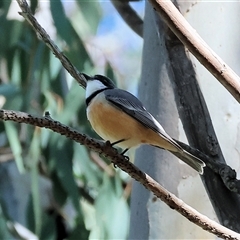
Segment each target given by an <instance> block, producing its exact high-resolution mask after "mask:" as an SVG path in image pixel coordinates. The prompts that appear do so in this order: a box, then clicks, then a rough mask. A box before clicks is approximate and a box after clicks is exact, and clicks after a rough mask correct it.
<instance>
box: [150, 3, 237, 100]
mask: <svg viewBox="0 0 240 240" xmlns="http://www.w3.org/2000/svg"><path fill="white" fill-rule="evenodd" d="M149 2H150V3H151V4H152V5H153V7H154V9H155V10H156V11H157V12H158V13H159V15H160V16H161V18H162V19H163V20H164V22H165V23H166V24H167V25H168V27H169V28H170V29H171V30H172V31H173V32H174V34H175V35H176V36H177V37H178V38H179V40H180V41H181V42H182V43H183V44H184V45H185V46H186V47H187V48H188V49H189V51H190V52H191V53H192V54H193V55H194V56H195V57H196V58H197V59H198V60H199V62H200V63H201V64H202V65H203V66H204V67H206V68H207V69H208V70H209V72H210V73H212V74H213V75H214V76H215V77H216V78H217V80H218V81H219V82H220V83H221V84H222V85H223V86H224V87H225V88H226V89H227V90H228V91H229V92H230V93H231V94H232V96H233V97H234V98H235V99H236V100H237V101H238V102H239V103H240V78H239V76H238V75H237V74H236V73H235V72H234V71H233V70H232V69H231V68H230V67H229V66H228V65H227V64H226V63H225V62H223V60H222V59H221V58H220V57H219V56H218V55H217V54H216V53H214V52H213V51H212V50H211V48H210V47H209V46H208V45H207V43H206V42H204V41H203V39H202V38H201V37H200V36H199V35H198V34H197V33H196V31H195V30H194V29H193V28H192V27H191V26H190V24H189V23H188V22H187V21H186V20H185V18H184V17H183V16H182V14H181V13H180V12H179V11H178V9H177V8H176V7H175V6H174V4H173V3H172V2H171V1H170V0H164V1H162V0H149Z"/></svg>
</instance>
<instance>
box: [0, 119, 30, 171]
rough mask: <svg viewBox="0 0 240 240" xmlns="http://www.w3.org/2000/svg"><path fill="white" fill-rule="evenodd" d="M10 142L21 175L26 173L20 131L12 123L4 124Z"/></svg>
mask: <svg viewBox="0 0 240 240" xmlns="http://www.w3.org/2000/svg"><path fill="white" fill-rule="evenodd" d="M4 125H5V130H6V134H7V137H8V141H9V144H10V147H11V150H12V152H13V155H14V158H15V161H16V164H17V167H18V170H19V172H20V173H24V172H25V169H24V164H23V159H22V146H21V143H20V140H19V135H18V131H17V128H16V125H15V124H14V123H12V122H4Z"/></svg>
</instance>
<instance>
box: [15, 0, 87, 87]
mask: <svg viewBox="0 0 240 240" xmlns="http://www.w3.org/2000/svg"><path fill="white" fill-rule="evenodd" d="M17 2H18V5H19V6H20V8H21V9H22V12H19V14H20V15H21V16H23V17H24V18H25V19H26V20H27V21H28V22H29V23H30V25H31V26H32V27H33V29H34V31H35V32H36V34H37V37H38V38H39V39H40V40H42V41H43V42H44V43H45V44H46V46H48V47H49V49H50V50H51V51H52V52H53V54H54V55H55V56H56V57H57V58H58V59H59V60H60V62H61V63H62V65H63V67H64V68H65V69H66V70H67V71H68V72H69V73H70V75H71V76H72V77H73V78H74V79H75V80H76V81H77V82H78V83H79V84H80V85H81V86H82V87H83V88H85V87H86V80H85V78H84V76H83V75H82V74H81V73H80V72H79V71H78V70H77V69H76V68H75V67H74V66H73V65H72V63H71V62H70V61H69V59H68V58H67V57H66V56H65V55H64V54H63V53H62V52H61V51H60V50H59V48H58V46H57V45H56V44H55V43H54V42H53V41H52V40H51V38H50V36H49V35H48V34H47V32H46V31H45V29H44V28H42V26H41V25H40V24H39V23H38V21H37V20H36V18H35V17H34V16H33V15H32V13H31V10H30V8H29V6H28V4H27V2H26V1H24V0H17Z"/></svg>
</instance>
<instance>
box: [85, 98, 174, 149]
mask: <svg viewBox="0 0 240 240" xmlns="http://www.w3.org/2000/svg"><path fill="white" fill-rule="evenodd" d="M87 117H88V120H89V121H90V123H91V125H92V127H93V129H94V130H95V131H96V133H97V134H98V135H99V136H101V137H102V138H103V139H104V140H109V141H110V142H112V143H113V142H116V141H119V140H121V139H125V141H124V142H122V143H120V144H118V146H119V147H121V148H123V149H125V148H130V147H134V146H137V145H139V144H151V145H156V146H159V147H162V148H165V149H169V150H172V149H173V146H172V144H170V143H169V142H168V141H166V140H164V139H163V138H162V137H161V136H160V135H159V134H158V133H156V132H154V131H152V130H151V129H149V128H146V127H145V126H144V125H142V124H141V123H140V122H138V121H136V120H135V119H134V118H132V117H131V116H129V115H128V114H126V113H124V112H123V111H121V110H119V109H117V108H116V107H114V106H111V105H110V104H109V103H107V101H106V99H105V98H104V95H103V94H99V95H97V96H96V97H95V98H94V99H93V100H92V102H91V103H90V105H89V106H88V109H87Z"/></svg>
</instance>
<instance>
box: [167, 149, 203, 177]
mask: <svg viewBox="0 0 240 240" xmlns="http://www.w3.org/2000/svg"><path fill="white" fill-rule="evenodd" d="M171 153H172V154H173V155H175V156H176V157H178V158H180V159H181V160H182V161H184V162H185V163H186V164H188V165H189V166H191V167H192V168H193V169H195V170H196V171H198V172H199V174H203V168H204V167H205V166H206V165H205V163H204V162H203V161H202V160H201V159H199V158H198V157H195V156H194V155H192V154H191V153H189V152H187V151H186V150H184V149H182V151H179V152H172V151H171Z"/></svg>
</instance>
